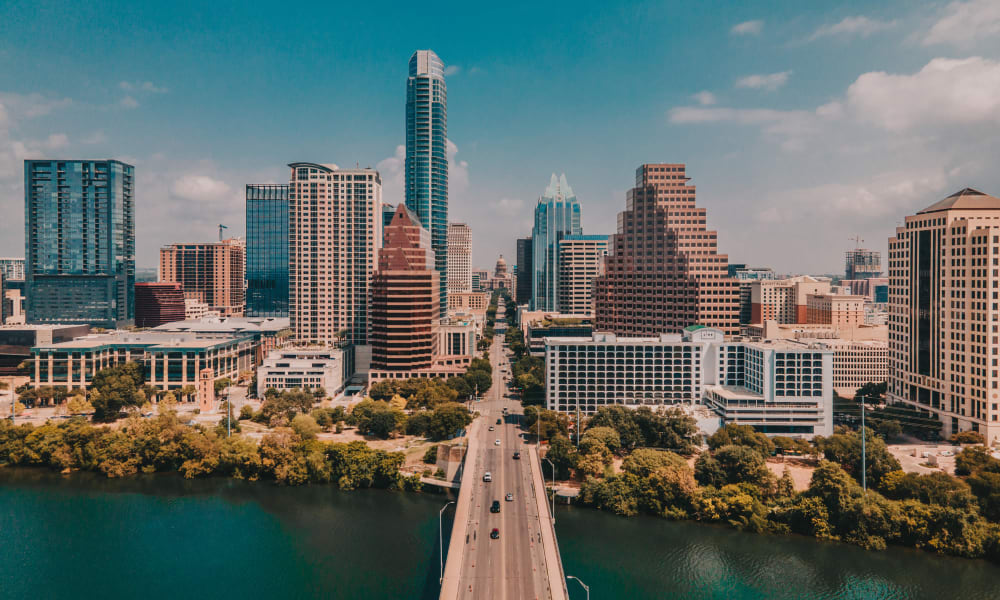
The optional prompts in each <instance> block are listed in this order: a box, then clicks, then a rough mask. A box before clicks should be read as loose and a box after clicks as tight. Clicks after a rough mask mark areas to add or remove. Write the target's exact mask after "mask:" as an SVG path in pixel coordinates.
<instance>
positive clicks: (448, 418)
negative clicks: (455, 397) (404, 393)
mask: <svg viewBox="0 0 1000 600" xmlns="http://www.w3.org/2000/svg"><path fill="white" fill-rule="evenodd" d="M471 422H472V415H470V414H469V411H468V409H466V408H465V405H463V404H459V403H458V402H446V403H444V404H440V405H438V406H437V407H435V409H434V411H433V412H432V413H431V415H430V421H429V422H428V424H427V437H429V438H431V439H432V440H443V439H446V438H448V436H450V435H453V434H455V433H457V432H458V430H460V429H462V428H464V427H465V426H467V425H468V424H469V423H471Z"/></svg>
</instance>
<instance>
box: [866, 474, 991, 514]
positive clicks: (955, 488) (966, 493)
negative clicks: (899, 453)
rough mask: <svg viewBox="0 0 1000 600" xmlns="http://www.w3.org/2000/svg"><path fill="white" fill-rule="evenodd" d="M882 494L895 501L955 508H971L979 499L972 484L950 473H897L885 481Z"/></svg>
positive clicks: (890, 475)
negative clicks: (909, 501)
mask: <svg viewBox="0 0 1000 600" xmlns="http://www.w3.org/2000/svg"><path fill="white" fill-rule="evenodd" d="M880 489H881V491H882V493H883V494H885V496H886V497H887V498H890V499H892V500H911V499H912V500H919V501H920V502H923V503H925V504H938V505H941V506H951V507H953V508H970V507H974V506H975V505H976V498H975V497H974V496H973V495H972V492H971V490H970V489H969V484H967V483H966V482H964V481H962V480H961V479H958V478H957V477H952V476H951V475H948V474H946V473H929V474H927V475H918V474H917V473H904V472H903V471H893V472H892V473H889V474H888V475H886V476H885V477H884V478H883V479H882V486H881V488H880Z"/></svg>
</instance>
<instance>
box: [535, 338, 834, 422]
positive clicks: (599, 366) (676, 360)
mask: <svg viewBox="0 0 1000 600" xmlns="http://www.w3.org/2000/svg"><path fill="white" fill-rule="evenodd" d="M545 365H546V373H547V375H546V378H545V399H546V405H547V407H548V408H549V409H550V410H558V411H561V412H569V413H575V412H576V411H577V410H578V409H579V410H580V412H582V413H585V414H592V413H594V412H596V411H597V410H598V409H599V408H600V407H602V406H613V405H625V406H650V407H653V408H657V407H664V406H674V405H687V406H692V405H704V406H705V407H707V408H708V409H710V410H711V411H713V412H714V413H715V414H716V415H717V422H716V423H715V427H714V428H717V427H718V426H720V425H722V424H725V423H737V424H741V425H752V426H753V427H754V428H755V429H757V430H758V431H761V432H764V433H766V434H769V435H786V436H796V437H804V438H811V437H813V436H815V435H830V434H831V433H832V432H833V388H832V379H831V374H832V370H833V367H832V352H831V351H830V350H829V349H825V348H820V347H818V346H805V345H801V344H791V343H787V342H774V343H767V342H726V341H725V340H724V335H723V332H722V331H721V330H719V329H715V328H707V327H701V326H693V327H690V328H687V329H685V330H684V331H683V333H682V334H660V335H658V336H656V337H628V338H626V337H618V336H616V335H614V334H609V333H594V334H593V336H592V337H590V338H576V337H572V338H559V337H548V338H546V339H545ZM714 428H713V429H714ZM706 433H711V430H709V431H706Z"/></svg>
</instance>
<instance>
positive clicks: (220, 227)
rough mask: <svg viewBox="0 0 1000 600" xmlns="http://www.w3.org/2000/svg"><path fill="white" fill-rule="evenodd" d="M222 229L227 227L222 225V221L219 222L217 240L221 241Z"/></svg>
mask: <svg viewBox="0 0 1000 600" xmlns="http://www.w3.org/2000/svg"><path fill="white" fill-rule="evenodd" d="M223 229H229V228H228V227H226V226H225V225H223V224H222V223H219V241H220V242H221V241H222V230H223Z"/></svg>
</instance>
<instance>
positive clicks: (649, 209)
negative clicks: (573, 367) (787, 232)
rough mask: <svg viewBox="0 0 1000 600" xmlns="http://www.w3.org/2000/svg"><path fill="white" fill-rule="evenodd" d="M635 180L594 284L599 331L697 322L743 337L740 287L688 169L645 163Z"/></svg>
mask: <svg viewBox="0 0 1000 600" xmlns="http://www.w3.org/2000/svg"><path fill="white" fill-rule="evenodd" d="M635 177H636V182H635V183H636V187H634V188H632V189H631V190H630V191H629V192H628V195H627V200H626V206H625V211H624V212H621V213H619V215H618V233H616V234H615V235H613V236H612V237H611V242H610V244H609V250H608V251H609V254H608V257H607V259H606V260H605V274H604V275H601V276H600V277H598V278H597V280H596V282H595V293H594V305H595V314H594V329H595V331H607V332H612V333H616V334H618V335H639V336H650V335H658V334H660V333H679V332H681V331H682V330H683V329H684V327H686V326H687V325H690V324H692V323H697V324H701V325H706V326H709V327H716V328H718V329H721V330H722V331H723V332H725V333H726V334H727V335H731V334H736V333H738V331H739V287H738V282H737V281H736V280H735V279H732V278H730V277H729V272H728V266H729V262H728V257H727V256H726V255H724V254H719V253H718V236H717V234H716V232H714V231H710V230H709V229H707V227H706V211H705V209H704V208H699V207H698V206H696V205H695V186H693V185H689V184H688V181H689V178H688V177H687V175H686V174H685V170H684V165H683V164H646V165H642V166H640V167H639V168H638V169H637V170H636V175H635Z"/></svg>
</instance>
